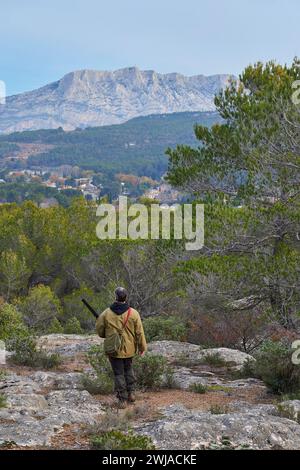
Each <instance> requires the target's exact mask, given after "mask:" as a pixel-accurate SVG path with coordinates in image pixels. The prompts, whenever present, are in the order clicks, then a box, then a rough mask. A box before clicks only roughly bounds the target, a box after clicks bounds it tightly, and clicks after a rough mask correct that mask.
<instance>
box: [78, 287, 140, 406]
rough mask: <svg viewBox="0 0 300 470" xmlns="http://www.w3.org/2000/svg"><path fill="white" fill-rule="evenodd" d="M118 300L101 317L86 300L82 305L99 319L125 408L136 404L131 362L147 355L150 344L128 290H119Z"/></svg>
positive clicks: (97, 329) (100, 330)
mask: <svg viewBox="0 0 300 470" xmlns="http://www.w3.org/2000/svg"><path fill="white" fill-rule="evenodd" d="M115 296H116V299H115V302H113V303H112V305H111V306H110V307H109V308H107V309H106V310H104V312H102V313H101V315H98V314H97V312H96V311H95V310H94V309H93V307H91V306H90V305H89V304H88V302H87V301H86V300H85V299H82V302H83V303H84V304H85V306H86V307H87V308H88V309H89V310H90V311H91V312H92V314H93V315H94V316H95V318H96V319H97V321H96V331H97V333H98V335H99V336H100V338H104V352H105V353H106V355H107V356H108V358H109V361H110V364H111V367H112V370H113V373H114V382H115V392H116V395H117V398H118V406H119V407H120V408H125V407H126V403H127V402H129V403H133V402H134V401H135V396H134V386H135V378H134V373H133V367H132V359H133V357H134V356H135V354H140V355H143V354H144V352H145V351H146V350H147V343H146V338H145V334H144V329H143V325H142V321H141V317H140V315H139V313H138V312H137V310H135V309H134V308H132V307H130V306H129V305H128V303H127V297H128V294H127V291H126V289H124V287H117V289H116V290H115Z"/></svg>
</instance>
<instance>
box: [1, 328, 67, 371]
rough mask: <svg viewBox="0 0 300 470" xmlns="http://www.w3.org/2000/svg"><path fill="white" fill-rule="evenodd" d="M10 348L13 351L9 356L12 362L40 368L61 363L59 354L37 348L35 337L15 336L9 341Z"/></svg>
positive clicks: (51, 366)
mask: <svg viewBox="0 0 300 470" xmlns="http://www.w3.org/2000/svg"><path fill="white" fill-rule="evenodd" d="M10 349H11V350H13V351H14V353H13V355H12V356H11V357H10V359H9V360H10V361H11V362H12V363H13V364H17V365H21V366H28V367H34V368H38V367H40V368H42V369H53V368H54V367H57V366H59V365H60V363H61V357H60V355H59V354H48V353H46V352H45V351H43V350H42V349H39V348H38V347H37V344H36V340H35V338H33V337H31V336H28V337H26V338H16V339H15V340H12V341H11V342H10Z"/></svg>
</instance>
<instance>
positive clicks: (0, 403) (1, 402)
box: [0, 393, 6, 408]
mask: <svg viewBox="0 0 300 470" xmlns="http://www.w3.org/2000/svg"><path fill="white" fill-rule="evenodd" d="M5 407H6V398H5V395H3V394H2V393H0V408H5Z"/></svg>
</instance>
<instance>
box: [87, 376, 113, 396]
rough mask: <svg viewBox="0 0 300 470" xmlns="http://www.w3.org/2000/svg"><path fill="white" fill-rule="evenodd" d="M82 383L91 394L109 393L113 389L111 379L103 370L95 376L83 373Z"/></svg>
mask: <svg viewBox="0 0 300 470" xmlns="http://www.w3.org/2000/svg"><path fill="white" fill-rule="evenodd" d="M82 385H83V387H84V389H85V390H87V391H88V392H89V393H91V394H92V395H109V394H110V393H112V392H113V390H114V383H113V380H112V378H111V377H110V376H109V375H108V374H107V373H105V372H103V373H100V374H98V376H97V377H96V378H93V377H91V376H89V375H87V374H83V377H82Z"/></svg>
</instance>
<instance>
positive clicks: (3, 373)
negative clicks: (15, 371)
mask: <svg viewBox="0 0 300 470" xmlns="http://www.w3.org/2000/svg"><path fill="white" fill-rule="evenodd" d="M6 376H7V372H6V370H4V369H0V380H4V379H5V377H6Z"/></svg>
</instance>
